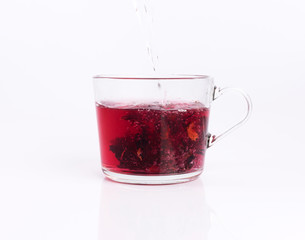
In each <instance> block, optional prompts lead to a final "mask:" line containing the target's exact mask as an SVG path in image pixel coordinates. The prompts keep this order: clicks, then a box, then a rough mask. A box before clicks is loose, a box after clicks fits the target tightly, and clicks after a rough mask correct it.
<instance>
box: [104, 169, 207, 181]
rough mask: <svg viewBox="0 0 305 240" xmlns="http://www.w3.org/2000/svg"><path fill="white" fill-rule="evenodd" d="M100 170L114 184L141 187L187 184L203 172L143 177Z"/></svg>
mask: <svg viewBox="0 0 305 240" xmlns="http://www.w3.org/2000/svg"><path fill="white" fill-rule="evenodd" d="M102 170H103V173H104V174H105V176H106V177H107V178H109V179H111V180H113V181H115V182H120V183H130V184H141V185H162V184H175V183H184V182H189V181H193V180H195V179H197V178H198V177H199V175H200V174H201V173H202V171H203V170H199V171H196V172H192V173H184V174H173V175H157V176H145V175H131V174H121V173H115V172H111V171H109V170H107V169H105V168H102Z"/></svg>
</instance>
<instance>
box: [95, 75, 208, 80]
mask: <svg viewBox="0 0 305 240" xmlns="http://www.w3.org/2000/svg"><path fill="white" fill-rule="evenodd" d="M209 78H211V77H210V76H208V75H201V74H163V75H160V76H159V75H151V76H141V75H139V76H137V75H112V74H109V75H108V74H99V75H96V76H94V77H93V79H113V80H157V81H160V80H198V79H209Z"/></svg>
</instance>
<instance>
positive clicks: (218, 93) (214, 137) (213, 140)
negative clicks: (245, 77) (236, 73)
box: [207, 87, 252, 148]
mask: <svg viewBox="0 0 305 240" xmlns="http://www.w3.org/2000/svg"><path fill="white" fill-rule="evenodd" d="M229 92H235V93H239V94H241V95H242V96H243V97H244V99H245V100H246V103H247V113H246V115H245V117H244V118H243V119H242V120H241V121H239V122H238V123H236V124H235V125H234V126H232V127H231V128H229V129H228V130H226V131H224V132H223V133H221V134H219V135H211V134H208V139H207V147H208V148H209V147H211V146H213V145H214V144H215V143H216V142H217V141H219V140H220V139H222V138H223V137H225V136H226V135H227V134H229V133H230V132H232V131H233V130H235V129H236V128H238V127H240V126H241V125H243V124H244V123H245V122H246V121H247V120H248V119H249V117H250V115H251V112H252V102H251V99H250V97H249V96H248V94H247V93H245V92H244V91H243V90H241V89H239V88H219V87H214V93H213V101H214V100H216V99H217V98H219V97H220V96H222V95H223V94H225V93H229Z"/></svg>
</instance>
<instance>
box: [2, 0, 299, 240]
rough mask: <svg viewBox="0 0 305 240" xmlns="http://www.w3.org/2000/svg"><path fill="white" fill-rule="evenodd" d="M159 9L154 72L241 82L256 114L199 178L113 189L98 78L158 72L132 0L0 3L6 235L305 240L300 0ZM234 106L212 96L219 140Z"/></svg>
mask: <svg viewBox="0 0 305 240" xmlns="http://www.w3.org/2000/svg"><path fill="white" fill-rule="evenodd" d="M151 2H153V4H152V6H153V11H154V16H155V19H154V44H155V45H154V47H155V49H156V51H158V55H159V65H158V70H159V71H163V72H169V73H190V74H208V75H211V76H213V77H214V78H215V81H216V83H218V84H219V85H221V86H238V87H241V88H243V89H244V90H246V91H247V92H248V93H249V95H250V96H251V97H252V100H253V105H254V110H253V115H252V118H251V119H250V120H249V122H248V123H247V124H246V125H244V126H243V127H242V128H240V129H238V130H237V131H236V132H234V134H232V135H230V136H228V137H227V138H226V139H224V140H223V141H221V142H220V143H219V144H217V145H215V146H214V147H213V148H211V149H209V151H208V154H207V157H206V164H205V172H204V174H203V175H202V176H201V178H200V179H199V180H197V181H194V182H192V183H187V184H180V185H171V186H159V187H156V186H155V187H147V186H133V185H123V184H116V183H113V182H110V181H107V180H105V179H104V177H103V176H102V174H101V171H100V160H99V149H98V138H97V127H96V119H95V109H94V99H93V89H92V76H93V75H95V74H100V73H134V74H137V73H143V72H144V73H150V72H151V64H150V60H149V58H148V57H147V52H146V46H145V35H143V31H142V29H141V27H140V25H139V22H138V19H137V17H136V14H135V9H134V7H133V4H132V1H131V0H130V1H129V0H127V1H126V0H114V1H105V0H100V1H97V0H87V1H84V0H83V1H80V0H74V1H71V0H52V1H47V0H39V1H38V0H28V1H24V0H10V1H5V0H1V2H0V239H5V240H11V239H14V240H15V239H16V240H17V239H31V240H36V239H37V240H38V239H39V240H40V239H44V240H47V239H56V240H61V239H65V240H66V239H74V240H76V239H86V240H88V239H90V240H91V239H99V240H100V239H106V240H108V239H134V240H138V239H208V240H215V239H217V240H219V239H250V240H252V239H277V240H282V239H294V240H301V239H302V240H304V239H305V229H304V226H305V218H304V216H305V206H304V203H305V174H304V173H305V154H304V137H303V135H304V133H305V131H304V130H305V128H304V122H305V115H304V103H305V94H304V90H305V89H304V86H305V83H304V82H305V81H304V80H305V44H304V43H305V5H304V1H302V0H277V1H275V0H257V1H241V0H232V1H225V0H214V1H206V0H201V1H199V0H188V1H181V0H179V1H177V0H176V1H174V0H162V1H161V0H158V1H152V0H151ZM240 100H241V99H240V98H237V97H236V98H235V97H234V96H227V97H226V98H225V97H224V98H223V99H222V100H218V101H217V102H215V104H214V105H213V107H212V117H211V118H212V119H211V121H210V130H211V132H213V133H218V132H221V130H223V129H225V128H226V127H228V126H229V125H230V124H232V123H233V122H234V121H236V120H238V119H239V118H240V117H241V116H242V114H243V111H244V108H245V106H244V105H243V104H242V103H241V101H240Z"/></svg>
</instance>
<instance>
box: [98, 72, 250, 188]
mask: <svg viewBox="0 0 305 240" xmlns="http://www.w3.org/2000/svg"><path fill="white" fill-rule="evenodd" d="M94 91H95V102H96V110H97V121H98V131H99V139H100V151H101V162H102V170H103V172H104V174H105V175H106V176H107V177H108V178H110V179H112V180H114V181H117V182H124V183H134V184H170V183H179V182H186V181H190V180H193V179H195V178H197V177H198V176H199V175H200V174H201V173H202V171H203V166H204V159H205V153H206V149H207V148H209V147H210V146H212V145H213V144H214V143H215V142H216V141H218V140H219V139H220V138H222V137H223V136H225V135H226V134H228V133H229V132H231V131H232V130H233V129H235V128H236V127H238V126H240V125H241V124H243V123H244V122H245V121H246V120H247V119H248V118H249V116H250V113H251V110H252V105H251V100H250V98H249V97H248V95H247V94H245V93H244V92H243V91H242V90H240V89H237V88H223V89H221V88H218V87H216V86H215V85H214V81H213V79H212V78H211V77H209V76H205V75H169V76H162V77H121V76H106V75H99V76H96V77H94ZM227 91H235V92H237V93H240V94H242V96H243V97H244V99H245V100H246V103H247V107H248V111H247V113H246V116H245V117H244V118H243V119H242V120H241V121H240V122H238V123H237V124H236V125H234V126H233V127H231V128H230V129H228V130H227V131H225V132H224V133H222V134H220V135H219V136H215V135H211V134H210V133H209V132H208V122H209V113H210V107H211V103H212V101H213V100H215V99H216V98H218V97H219V96H221V95H222V94H223V93H225V92H227Z"/></svg>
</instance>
